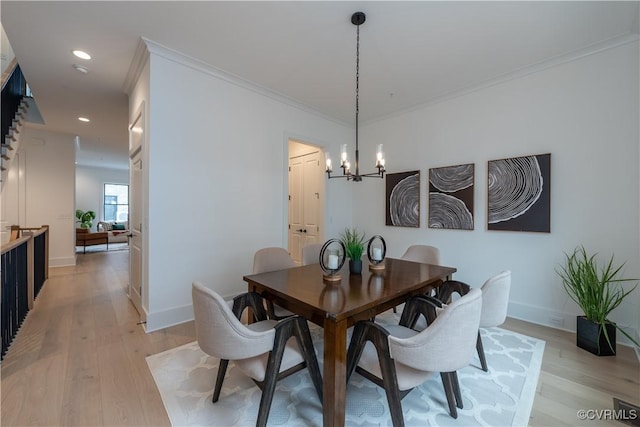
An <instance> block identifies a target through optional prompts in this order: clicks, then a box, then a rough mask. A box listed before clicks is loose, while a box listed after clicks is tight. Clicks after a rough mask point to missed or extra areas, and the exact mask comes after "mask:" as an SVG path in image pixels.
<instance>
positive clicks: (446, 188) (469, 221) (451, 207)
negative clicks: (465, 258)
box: [427, 163, 475, 230]
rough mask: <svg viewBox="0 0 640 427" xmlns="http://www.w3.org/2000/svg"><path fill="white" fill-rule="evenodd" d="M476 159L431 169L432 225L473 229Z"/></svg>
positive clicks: (429, 219)
mask: <svg viewBox="0 0 640 427" xmlns="http://www.w3.org/2000/svg"><path fill="white" fill-rule="evenodd" d="M474 172H475V167H474V164H473V163H469V164H464V165H457V166H445V167H441V168H431V169H429V217H428V218H427V225H428V227H429V228H446V229H455V230H473V191H474Z"/></svg>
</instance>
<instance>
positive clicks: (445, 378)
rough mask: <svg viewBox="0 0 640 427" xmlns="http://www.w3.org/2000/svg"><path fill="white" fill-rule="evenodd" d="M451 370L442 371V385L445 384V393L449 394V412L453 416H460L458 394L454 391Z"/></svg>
mask: <svg viewBox="0 0 640 427" xmlns="http://www.w3.org/2000/svg"><path fill="white" fill-rule="evenodd" d="M450 374H451V372H440V377H441V378H442V385H443V386H444V394H445V395H446V396H447V403H448V404H449V414H451V417H453V418H458V411H457V410H456V396H455V394H454V391H453V383H452V381H451V375H450Z"/></svg>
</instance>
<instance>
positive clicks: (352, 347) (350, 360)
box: [346, 323, 366, 384]
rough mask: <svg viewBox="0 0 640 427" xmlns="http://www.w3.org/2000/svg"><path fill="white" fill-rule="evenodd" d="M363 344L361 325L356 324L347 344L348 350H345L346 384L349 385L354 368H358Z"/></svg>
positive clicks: (363, 335)
mask: <svg viewBox="0 0 640 427" xmlns="http://www.w3.org/2000/svg"><path fill="white" fill-rule="evenodd" d="M365 342H366V341H365V334H364V328H362V325H361V324H358V323H357V324H356V326H355V327H354V328H353V334H352V335H351V342H349V348H348V349H347V373H346V379H347V381H346V382H347V384H348V383H349V379H350V378H351V375H353V372H354V371H355V369H356V366H358V362H359V361H360V356H362V350H364V344H365Z"/></svg>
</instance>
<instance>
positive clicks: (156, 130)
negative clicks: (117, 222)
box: [133, 47, 353, 330]
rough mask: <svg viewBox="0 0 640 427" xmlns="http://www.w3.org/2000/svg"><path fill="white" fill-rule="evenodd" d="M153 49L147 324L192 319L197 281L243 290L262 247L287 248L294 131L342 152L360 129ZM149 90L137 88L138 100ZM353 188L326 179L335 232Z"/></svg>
mask: <svg viewBox="0 0 640 427" xmlns="http://www.w3.org/2000/svg"><path fill="white" fill-rule="evenodd" d="M154 52H158V53H152V54H151V58H150V64H151V65H150V93H151V94H152V96H151V97H150V99H145V100H144V101H145V102H148V103H149V107H148V111H149V116H148V123H149V127H148V130H147V132H148V156H149V162H148V165H149V167H148V169H147V173H148V175H149V192H148V197H149V200H148V215H149V218H148V239H149V240H148V254H149V279H148V281H149V294H148V298H149V301H148V310H149V313H148V316H147V329H148V330H154V329H158V328H161V327H165V326H167V325H168V324H172V323H179V322H182V321H185V320H188V319H190V318H192V316H193V313H192V309H191V283H192V281H194V280H199V281H202V282H203V283H205V284H206V285H208V286H209V287H211V288H214V289H216V290H217V291H219V292H220V293H221V294H223V295H226V296H228V295H233V294H237V293H239V292H243V291H245V290H246V283H245V282H244V281H243V280H242V276H243V275H245V274H250V273H251V270H252V264H253V255H254V253H255V251H257V250H258V249H260V248H262V247H266V246H285V247H286V244H287V233H286V216H287V203H286V196H287V192H286V188H287V182H286V180H287V151H288V140H289V138H295V139H298V140H302V141H305V142H309V143H313V144H316V145H319V146H326V147H329V149H330V150H331V148H333V150H332V151H334V152H337V150H338V147H339V144H341V143H344V142H349V141H350V140H351V138H352V134H353V131H352V130H351V129H350V128H349V127H348V126H345V125H341V124H337V123H335V122H333V121H330V120H327V119H324V118H321V117H319V116H318V115H316V114H313V113H310V112H307V111H305V110H303V109H301V108H298V107H296V106H293V105H290V104H288V103H286V102H281V101H280V100H277V99H274V98H273V97H269V96H265V95H264V94H261V93H260V90H258V89H255V88H251V89H250V88H247V87H244V86H242V85H241V84H237V82H236V81H233V79H227V78H220V77H217V76H216V75H214V74H212V73H211V72H210V71H209V70H207V68H206V67H205V66H203V64H194V63H189V64H188V65H183V64H181V63H180V62H184V61H188V60H186V59H185V58H179V57H177V55H176V54H175V53H171V52H166V51H164V50H162V49H158V48H157V47H154ZM143 78H144V77H143ZM142 86H144V84H142ZM141 93H144V90H138V91H134V94H133V97H135V98H136V101H135V102H137V104H138V105H139V103H140V102H141V101H143V100H142V99H140V94H141ZM146 96H147V97H148V94H147V95H146ZM143 97H144V95H143ZM134 108H137V105H135V106H134ZM350 194H351V191H350V190H349V188H348V187H347V186H344V185H343V186H336V187H335V188H328V201H327V203H326V206H327V211H328V212H333V213H332V215H328V218H327V219H326V220H325V224H326V225H327V233H329V235H331V234H335V230H340V229H342V228H343V227H344V226H345V225H349V224H348V223H350V221H351V198H350Z"/></svg>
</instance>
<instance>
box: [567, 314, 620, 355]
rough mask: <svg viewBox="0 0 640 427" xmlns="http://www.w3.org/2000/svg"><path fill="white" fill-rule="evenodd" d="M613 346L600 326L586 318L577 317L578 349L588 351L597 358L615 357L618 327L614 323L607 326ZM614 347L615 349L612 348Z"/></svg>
mask: <svg viewBox="0 0 640 427" xmlns="http://www.w3.org/2000/svg"><path fill="white" fill-rule="evenodd" d="M605 328H606V330H607V334H608V335H609V340H610V341H611V346H610V345H609V342H608V341H607V337H606V336H605V335H604V331H601V330H600V325H599V324H598V323H594V322H592V321H591V320H587V318H586V317H585V316H578V317H577V324H576V341H577V342H576V344H577V345H578V347H580V348H583V349H585V350H587V351H588V352H590V353H593V354H595V355H597V356H615V354H616V327H615V324H613V323H607V324H606V325H605ZM612 347H613V348H612Z"/></svg>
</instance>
